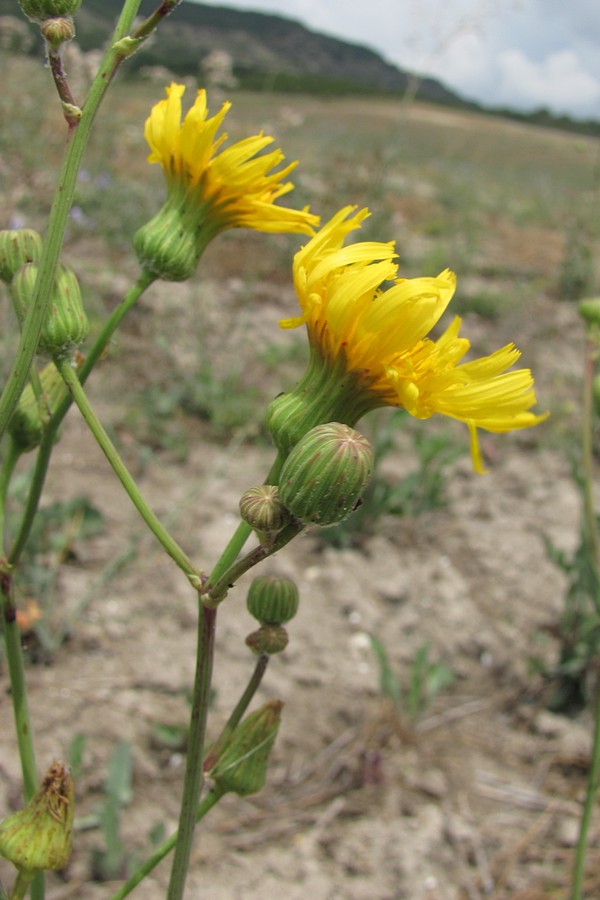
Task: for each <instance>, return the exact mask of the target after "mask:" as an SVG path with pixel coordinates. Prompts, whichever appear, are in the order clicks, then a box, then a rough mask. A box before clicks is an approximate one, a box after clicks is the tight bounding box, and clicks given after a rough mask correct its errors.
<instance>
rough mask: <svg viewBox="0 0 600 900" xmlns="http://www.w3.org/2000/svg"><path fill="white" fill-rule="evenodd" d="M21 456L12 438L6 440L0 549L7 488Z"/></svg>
mask: <svg viewBox="0 0 600 900" xmlns="http://www.w3.org/2000/svg"><path fill="white" fill-rule="evenodd" d="M20 456H21V451H20V450H19V448H18V446H17V445H16V444H15V442H14V440H13V439H12V437H10V438H9V440H8V446H7V448H6V454H5V455H4V457H3V459H2V466H1V468H0V543H1V545H2V547H3V548H4V546H5V540H6V538H5V534H4V521H5V516H6V499H7V496H8V486H9V484H10V479H11V478H12V474H13V472H14V470H15V466H16V464H17V462H18V460H19V457H20Z"/></svg>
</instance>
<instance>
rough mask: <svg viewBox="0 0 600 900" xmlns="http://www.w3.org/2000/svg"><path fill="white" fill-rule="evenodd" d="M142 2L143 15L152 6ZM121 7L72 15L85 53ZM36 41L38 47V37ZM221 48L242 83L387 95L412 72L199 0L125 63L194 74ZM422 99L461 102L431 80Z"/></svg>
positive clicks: (1, 7) (294, 27)
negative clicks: (230, 60) (208, 57)
mask: <svg viewBox="0 0 600 900" xmlns="http://www.w3.org/2000/svg"><path fill="white" fill-rule="evenodd" d="M154 5H155V4H153V3H152V2H146V0H144V2H142V7H141V9H142V12H145V13H148V12H150V11H151V10H152V9H153V8H154ZM120 8H121V3H120V0H84V3H83V5H82V7H81V9H80V10H79V12H78V13H77V16H76V26H77V40H78V42H79V44H80V45H81V47H82V49H83V50H91V49H95V48H97V47H99V46H102V44H103V43H104V41H105V40H106V38H107V35H108V34H109V33H110V30H111V27H112V23H113V22H114V21H115V19H116V17H117V15H118V13H119V10H120ZM15 9H16V3H15V0H0V15H14V14H15ZM36 46H39V44H37V42H36ZM214 50H224V51H226V52H227V53H228V54H229V55H230V56H231V58H232V60H233V73H234V75H235V77H236V78H237V80H238V82H239V85H240V87H247V88H257V87H258V88H262V87H264V86H265V84H268V86H269V88H271V89H274V90H287V91H306V92H310V93H357V92H370V93H372V92H377V93H379V92H384V93H400V94H403V93H404V92H405V91H406V89H407V86H408V84H409V78H410V76H409V74H408V73H406V72H404V71H401V70H400V69H398V68H397V67H396V66H393V65H391V64H390V63H388V62H386V61H385V60H383V59H382V58H381V56H379V55H378V54H377V53H376V52H375V51H373V50H371V49H369V48H368V47H363V46H360V45H358V44H351V43H348V42H346V41H342V40H338V39H336V38H333V37H329V36H325V35H322V34H318V33H316V32H314V31H310V30H309V29H308V28H305V27H304V26H303V25H302V24H300V23H299V22H296V21H292V20H290V19H286V18H283V17H281V16H276V15H268V14H264V13H257V12H245V11H241V10H235V9H229V8H227V7H220V6H205V5H202V4H199V3H190V2H184V3H182V4H181V5H180V6H179V7H178V8H177V10H176V11H175V12H174V13H173V15H172V16H171V17H170V18H169V19H167V20H166V21H165V22H163V23H162V25H161V27H160V29H159V30H158V31H157V34H156V37H155V38H154V39H153V40H152V41H151V42H150V43H149V44H148V45H146V46H145V47H144V48H143V50H142V51H141V52H140V53H139V54H138V55H137V56H135V57H134V58H133V59H132V60H130V62H129V64H128V70H129V71H132V70H136V69H139V68H141V67H143V66H165V67H166V68H168V69H169V70H170V71H172V72H173V73H174V74H175V75H177V76H179V77H182V76H185V75H197V74H198V71H199V68H200V67H201V65H202V61H203V59H204V58H205V57H206V56H207V55H208V54H209V53H211V52H212V51H214ZM418 96H419V97H420V98H421V99H425V100H429V101H432V102H436V103H444V104H449V105H453V106H457V105H464V104H463V102H462V101H461V100H460V98H459V97H457V96H456V95H455V94H454V93H452V92H451V91H450V90H448V89H447V88H446V87H444V86H443V85H442V84H440V83H439V82H438V81H435V80H434V79H429V78H426V79H423V80H421V81H420V82H419V86H418Z"/></svg>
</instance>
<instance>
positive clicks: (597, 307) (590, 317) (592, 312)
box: [579, 297, 600, 325]
mask: <svg viewBox="0 0 600 900" xmlns="http://www.w3.org/2000/svg"><path fill="white" fill-rule="evenodd" d="M579 315H580V316H581V318H582V319H583V320H584V321H585V322H586V323H587V324H588V325H600V297H587V298H586V299H585V300H580V301H579Z"/></svg>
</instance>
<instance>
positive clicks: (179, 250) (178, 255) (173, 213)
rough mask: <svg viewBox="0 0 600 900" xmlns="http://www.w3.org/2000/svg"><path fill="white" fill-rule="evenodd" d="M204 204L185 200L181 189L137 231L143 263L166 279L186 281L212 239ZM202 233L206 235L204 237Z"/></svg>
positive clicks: (136, 250)
mask: <svg viewBox="0 0 600 900" xmlns="http://www.w3.org/2000/svg"><path fill="white" fill-rule="evenodd" d="M203 221H204V211H203V209H202V207H199V208H196V207H194V206H193V205H192V204H189V203H187V204H186V203H184V202H182V200H181V198H180V197H179V196H178V194H177V192H174V193H173V195H172V196H170V197H169V198H168V199H167V201H166V203H165V204H164V206H163V207H162V208H161V209H160V210H159V211H158V213H157V214H156V215H155V216H154V217H153V218H152V219H150V221H149V222H147V223H146V224H145V225H143V226H142V227H141V228H140V229H139V231H137V232H136V234H135V235H134V238H133V246H134V249H135V252H136V254H137V258H138V261H139V263H140V266H141V267H142V268H143V269H144V270H145V271H147V272H151V273H152V274H154V275H156V276H157V277H158V278H162V279H163V280H164V281H186V280H187V279H188V278H191V277H192V275H194V273H195V271H196V269H197V267H198V262H199V260H200V257H201V255H202V251H203V250H204V248H205V247H206V244H207V243H208V242H209V240H210V237H211V236H212V235H211V234H210V230H209V228H208V225H205V228H204V230H203V231H202V229H200V227H199V226H200V223H202V222H203ZM201 235H202V236H201Z"/></svg>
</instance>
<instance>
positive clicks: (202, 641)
mask: <svg viewBox="0 0 600 900" xmlns="http://www.w3.org/2000/svg"><path fill="white" fill-rule="evenodd" d="M283 462H284V457H283V456H282V454H278V456H277V458H276V460H275V462H274V463H273V466H272V468H271V471H270V472H269V475H268V476H267V479H266V483H267V484H276V483H277V479H278V478H279V472H280V471H281V467H282V465H283ZM251 531H252V529H251V527H250V526H249V525H248V524H247V523H246V522H241V523H240V524H239V525H238V527H237V529H236V531H235V533H234V534H233V537H232V538H231V540H230V541H229V543H228V544H227V546H226V548H225V550H224V551H223V553H222V554H221V557H220V559H219V560H218V562H217V564H216V565H215V567H214V569H213V571H212V573H211V576H210V579H209V584H217V583H220V582H221V579H222V577H223V575H224V574H225V573H226V572H227V571H228V570H229V569H230V567H232V566H233V565H234V563H235V560H236V559H237V557H238V555H239V553H240V551H241V550H242V548H243V546H244V544H245V543H246V541H247V539H248V537H249V536H250V533H251ZM261 549H262V548H261ZM216 612H217V610H216V607H210V606H207V605H205V603H203V602H201V603H200V612H199V619H198V642H197V648H196V675H195V678H194V690H193V694H192V702H191V713H190V730H189V738H188V744H189V749H188V754H187V758H186V767H185V775H184V781H183V796H182V802H181V811H180V817H179V837H178V839H177V845H176V848H175V855H174V857H173V867H172V869H171V879H170V882H169V891H168V894H167V900H182V898H183V892H184V890H185V882H186V878H187V869H188V865H189V859H190V853H191V849H192V842H193V838H194V826H195V817H194V810H195V809H196V808H197V806H198V802H199V798H200V792H201V789H202V783H203V760H204V737H205V732H206V717H207V714H208V698H209V696H210V688H211V680H212V664H213V655H214V630H215V624H216Z"/></svg>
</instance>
